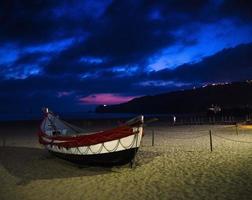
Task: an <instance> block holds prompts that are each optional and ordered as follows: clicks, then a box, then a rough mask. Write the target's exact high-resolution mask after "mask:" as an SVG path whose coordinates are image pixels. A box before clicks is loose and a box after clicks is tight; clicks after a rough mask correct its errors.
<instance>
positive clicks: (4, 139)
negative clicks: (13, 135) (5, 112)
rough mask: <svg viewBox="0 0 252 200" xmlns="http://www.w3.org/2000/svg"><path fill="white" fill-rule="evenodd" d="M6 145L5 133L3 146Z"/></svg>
mask: <svg viewBox="0 0 252 200" xmlns="http://www.w3.org/2000/svg"><path fill="white" fill-rule="evenodd" d="M5 146H6V139H5V136H4V135H3V147H5Z"/></svg>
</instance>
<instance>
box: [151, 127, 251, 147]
mask: <svg viewBox="0 0 252 200" xmlns="http://www.w3.org/2000/svg"><path fill="white" fill-rule="evenodd" d="M230 128H232V129H233V128H235V129H234V130H233V131H234V132H235V133H236V135H237V136H238V133H239V131H238V125H237V124H236V125H233V126H227V127H220V128H213V129H210V130H209V131H206V130H200V131H197V132H196V131H195V132H196V133H197V134H188V132H185V131H172V134H169V135H167V136H168V139H171V140H173V139H175V140H176V139H178V140H191V139H198V138H202V137H206V136H209V144H210V150H211V151H213V138H214V137H217V138H220V139H222V140H227V141H232V142H237V143H246V144H252V137H251V141H243V140H235V139H231V138H228V137H224V136H221V135H220V134H216V132H218V131H220V130H222V131H224V130H225V131H230V130H229V129H230ZM151 133H152V136H151V140H152V141H151V144H152V146H154V141H155V135H158V134H167V132H166V131H154V129H152V130H151ZM199 133H201V134H199ZM176 134H177V135H176ZM179 135H181V136H179ZM240 135H241V134H240ZM185 136H186V137H185Z"/></svg>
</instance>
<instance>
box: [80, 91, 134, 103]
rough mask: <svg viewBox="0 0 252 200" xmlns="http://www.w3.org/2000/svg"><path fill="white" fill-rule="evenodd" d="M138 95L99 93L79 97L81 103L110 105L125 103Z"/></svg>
mask: <svg viewBox="0 0 252 200" xmlns="http://www.w3.org/2000/svg"><path fill="white" fill-rule="evenodd" d="M136 97H138V96H120V95H117V94H111V93H101V94H92V95H89V96H86V97H82V98H80V99H79V100H80V103H81V104H88V105H101V104H105V105H107V104H108V105H110V104H119V103H125V102H127V101H130V100H132V99H134V98H136Z"/></svg>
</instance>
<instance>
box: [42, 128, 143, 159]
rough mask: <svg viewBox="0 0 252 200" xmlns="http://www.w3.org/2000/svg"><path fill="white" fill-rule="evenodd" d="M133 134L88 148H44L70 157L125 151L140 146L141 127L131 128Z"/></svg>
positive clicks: (51, 146) (47, 146)
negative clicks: (70, 155)
mask: <svg viewBox="0 0 252 200" xmlns="http://www.w3.org/2000/svg"><path fill="white" fill-rule="evenodd" d="M133 132H134V133H135V134H134V133H133V134H132V135H130V136H127V137H123V138H120V139H117V140H112V141H108V142H103V143H99V144H95V145H90V146H80V147H73V148H64V147H59V146H57V145H45V147H46V148H47V149H48V150H49V151H53V152H56V153H62V154H72V155H95V154H105V153H113V152H118V151H123V150H127V149H132V148H138V147H139V146H140V144H141V140H142V135H143V127H137V128H133ZM54 143H57V141H55V140H54ZM59 143H60V142H59Z"/></svg>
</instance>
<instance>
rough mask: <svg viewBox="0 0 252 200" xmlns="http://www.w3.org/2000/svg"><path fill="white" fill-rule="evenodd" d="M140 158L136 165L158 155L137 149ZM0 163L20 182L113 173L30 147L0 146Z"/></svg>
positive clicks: (109, 168) (107, 168) (111, 170)
mask: <svg viewBox="0 0 252 200" xmlns="http://www.w3.org/2000/svg"><path fill="white" fill-rule="evenodd" d="M139 154H140V155H141V156H140V157H141V159H140V160H138V159H137V166H142V165H144V164H146V163H148V162H151V161H152V160H153V158H154V157H156V156H159V155H157V154H153V153H152V152H148V151H139ZM0 163H1V165H2V166H3V167H4V168H5V169H6V170H7V171H8V172H9V173H10V174H11V175H13V176H15V177H17V178H19V179H20V180H21V183H27V182H29V181H32V180H40V179H55V178H73V177H82V176H96V175H101V174H108V173H113V172H114V171H113V168H112V167H98V166H86V165H76V164H73V163H71V162H68V161H65V160H62V159H59V158H57V157H55V156H52V155H51V154H50V153H49V152H48V151H46V150H44V149H39V148H31V147H14V146H6V147H0ZM125 166H126V165H125Z"/></svg>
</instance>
